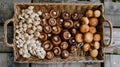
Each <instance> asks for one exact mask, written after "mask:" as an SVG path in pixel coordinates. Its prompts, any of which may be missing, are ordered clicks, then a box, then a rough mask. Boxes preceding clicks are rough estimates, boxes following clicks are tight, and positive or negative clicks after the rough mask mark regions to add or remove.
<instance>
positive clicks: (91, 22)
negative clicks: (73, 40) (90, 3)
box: [89, 18, 98, 27]
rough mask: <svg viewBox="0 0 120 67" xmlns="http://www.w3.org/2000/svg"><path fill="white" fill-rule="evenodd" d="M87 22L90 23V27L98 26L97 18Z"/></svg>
mask: <svg viewBox="0 0 120 67" xmlns="http://www.w3.org/2000/svg"><path fill="white" fill-rule="evenodd" d="M89 21H90V23H89V25H90V26H94V27H95V26H97V25H98V19H97V18H90V19H89Z"/></svg>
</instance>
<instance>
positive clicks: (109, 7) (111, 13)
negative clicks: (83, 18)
mask: <svg viewBox="0 0 120 67" xmlns="http://www.w3.org/2000/svg"><path fill="white" fill-rule="evenodd" d="M104 5H105V17H106V18H107V19H108V20H110V21H111V22H112V24H113V26H120V22H119V21H120V19H119V18H120V4H119V3H115V2H109V1H106V2H105V3H104Z"/></svg>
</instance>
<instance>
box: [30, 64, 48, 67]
mask: <svg viewBox="0 0 120 67" xmlns="http://www.w3.org/2000/svg"><path fill="white" fill-rule="evenodd" d="M31 67H48V64H32V65H31Z"/></svg>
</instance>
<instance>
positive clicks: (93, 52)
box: [90, 49, 98, 58]
mask: <svg viewBox="0 0 120 67" xmlns="http://www.w3.org/2000/svg"><path fill="white" fill-rule="evenodd" d="M90 56H91V57H93V58H95V57H97V56H98V50H97V49H92V50H90Z"/></svg>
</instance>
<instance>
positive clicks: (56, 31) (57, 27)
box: [52, 26, 61, 34]
mask: <svg viewBox="0 0 120 67" xmlns="http://www.w3.org/2000/svg"><path fill="white" fill-rule="evenodd" d="M60 32H61V28H60V26H53V27H52V33H53V34H59V33H60Z"/></svg>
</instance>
